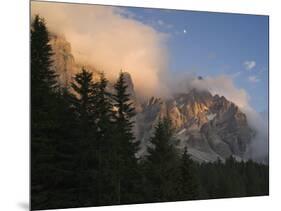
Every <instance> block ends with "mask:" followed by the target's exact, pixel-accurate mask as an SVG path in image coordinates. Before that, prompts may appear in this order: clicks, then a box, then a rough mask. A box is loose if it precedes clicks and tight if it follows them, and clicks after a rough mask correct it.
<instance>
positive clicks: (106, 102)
mask: <svg viewBox="0 0 281 211" xmlns="http://www.w3.org/2000/svg"><path fill="white" fill-rule="evenodd" d="M93 88H94V90H93V91H94V95H93V101H94V110H93V111H94V112H93V113H94V118H95V125H96V143H95V154H96V156H97V180H96V182H97V190H96V191H97V204H98V205H106V204H111V203H112V201H113V200H114V196H115V195H114V194H113V193H112V189H114V184H113V182H112V178H113V177H114V173H113V170H112V169H113V168H114V167H113V166H112V163H113V162H114V160H112V154H113V153H114V151H113V147H112V146H113V144H114V143H113V135H114V129H113V105H112V94H111V93H110V92H109V91H108V80H107V79H106V78H105V76H104V73H101V74H100V80H99V81H98V82H96V83H95V84H94V87H93Z"/></svg>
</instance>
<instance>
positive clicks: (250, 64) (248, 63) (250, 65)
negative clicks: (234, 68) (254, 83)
mask: <svg viewBox="0 0 281 211" xmlns="http://www.w3.org/2000/svg"><path fill="white" fill-rule="evenodd" d="M243 66H244V68H245V69H246V70H252V69H253V68H254V67H255V66H256V62H255V61H245V62H244V63H243Z"/></svg>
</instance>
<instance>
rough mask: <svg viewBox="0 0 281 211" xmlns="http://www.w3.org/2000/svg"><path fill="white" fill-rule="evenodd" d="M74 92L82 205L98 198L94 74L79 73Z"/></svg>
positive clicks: (79, 201) (80, 200) (73, 85)
mask: <svg viewBox="0 0 281 211" xmlns="http://www.w3.org/2000/svg"><path fill="white" fill-rule="evenodd" d="M71 86H72V89H73V91H74V94H73V100H72V102H73V107H74V111H75V114H76V119H77V122H78V129H79V131H80V133H79V135H78V137H79V141H78V143H77V148H78V154H77V167H76V174H77V178H78V191H77V200H78V203H79V204H80V205H81V206H88V205H91V204H92V199H94V198H96V197H97V196H96V187H95V179H96V175H97V163H96V154H95V153H94V152H95V144H96V136H95V135H96V125H95V117H94V103H93V96H94V91H93V90H94V88H93V87H94V83H93V74H92V73H91V72H89V71H87V70H85V69H84V68H82V70H81V72H79V73H77V74H76V75H75V77H74V81H73V82H72V83H71Z"/></svg>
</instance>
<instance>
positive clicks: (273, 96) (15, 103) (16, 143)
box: [0, 0, 281, 211]
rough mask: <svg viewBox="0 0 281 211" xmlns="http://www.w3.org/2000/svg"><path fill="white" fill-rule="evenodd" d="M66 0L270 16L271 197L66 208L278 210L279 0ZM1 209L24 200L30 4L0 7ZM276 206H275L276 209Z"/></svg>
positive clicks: (12, 3) (23, 207)
mask: <svg viewBox="0 0 281 211" xmlns="http://www.w3.org/2000/svg"><path fill="white" fill-rule="evenodd" d="M67 1H68V2H79V3H97V4H107V5H112V4H113V5H126V6H141V7H154V8H173V9H187V10H200V11H214V12H232V13H247V14H263V15H270V196H269V197H250V198H236V199H218V200H204V201H190V202H176V203H174V202H173V203H159V204H144V205H129V206H112V207H100V208H82V209H68V210H115V211H117V210H118V211H119V210H120V211H121V210H122V211H123V210H125V211H126V210H144V209H145V210H154V209H161V210H193V211H196V210H204V211H206V210H216V211H219V210H224V211H225V210H229V211H232V210H233V211H234V210H235V211H237V210H246V209H251V210H255V211H258V210H263V211H264V210H267V209H269V210H278V208H277V207H280V203H279V200H278V199H280V191H279V189H280V188H281V184H280V181H281V174H280V169H281V167H280V166H281V164H280V163H281V162H280V161H281V159H280V156H279V155H280V154H281V153H280V152H281V144H280V143H281V140H279V137H280V132H279V131H280V129H279V127H280V121H281V118H280V117H281V115H280V111H281V105H280V98H281V96H280V93H279V90H281V87H280V84H281V76H280V72H281V67H280V65H279V61H280V57H281V53H280V51H281V48H280V39H281V33H280V28H281V27H280V20H281V17H280V16H281V15H280V14H281V13H280V7H279V6H278V3H279V1H276V0H275V1H274V0H184V1H183V0H161V1H159V0H141V1H140V0H130V1H128V0H67ZM0 16H1V17H0V26H1V37H0V58H1V59H0V64H1V65H0V71H1V75H0V92H1V95H0V124H1V125H0V131H1V132H0V136H1V137H0V144H1V146H0V169H1V170H0V208H1V209H0V210H15V211H17V210H27V209H28V208H27V204H28V200H29V172H28V170H29V157H28V155H29V126H28V125H29V55H28V53H29V51H28V49H29V43H28V40H29V29H28V27H29V2H28V1H22V0H21V1H15V0H14V1H9V0H6V1H3V2H1V7H0ZM257 94H258V93H257ZM275 207H276V208H275ZM274 208H275V209H274Z"/></svg>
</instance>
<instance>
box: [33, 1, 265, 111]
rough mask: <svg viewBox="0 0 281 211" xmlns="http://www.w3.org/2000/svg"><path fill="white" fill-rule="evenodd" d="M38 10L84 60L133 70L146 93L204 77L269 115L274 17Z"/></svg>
mask: <svg viewBox="0 0 281 211" xmlns="http://www.w3.org/2000/svg"><path fill="white" fill-rule="evenodd" d="M31 13H32V15H34V14H38V13H39V14H40V15H41V16H42V17H44V18H45V20H46V23H47V27H48V29H49V30H50V31H51V32H55V33H58V34H60V33H61V34H63V35H64V36H65V38H66V40H67V41H69V42H70V43H71V47H72V53H73V54H74V57H75V59H76V61H79V62H80V63H82V64H89V65H92V66H94V67H95V68H97V69H99V70H102V71H105V73H106V75H107V76H109V77H111V76H113V75H115V77H116V76H117V75H118V74H119V72H120V69H123V70H125V71H127V72H130V74H131V76H132V78H133V81H134V84H135V88H136V91H137V92H138V93H140V95H142V96H145V97H150V96H151V95H154V96H155V95H156V96H161V95H163V96H165V95H166V96H168V95H169V90H171V89H174V87H173V86H177V85H178V84H179V83H178V80H179V79H178V78H181V79H182V80H185V79H186V83H192V82H194V81H189V80H188V77H185V76H186V75H187V76H188V75H192V76H196V77H198V76H202V77H203V79H204V81H203V82H201V84H199V85H200V87H206V85H208V86H209V87H216V88H218V89H221V90H222V91H220V92H219V94H221V95H224V96H226V97H227V98H229V99H230V100H232V101H233V102H235V103H236V104H237V105H238V106H240V107H243V106H244V107H251V108H254V110H255V111H257V112H265V111H266V113H267V111H268V100H267V99H268V17H267V16H257V15H242V14H229V13H228V14H227V13H210V12H194V11H182V10H167V9H148V8H135V7H112V6H100V5H86V4H65V3H46V2H32V4H31ZM189 79H190V77H189ZM167 81H168V82H169V81H174V85H173V86H170V85H167V84H169V83H168V82H167ZM166 83H167V84H166ZM203 83H205V84H203ZM197 85H198V84H196V86H197Z"/></svg>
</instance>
